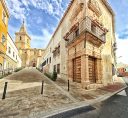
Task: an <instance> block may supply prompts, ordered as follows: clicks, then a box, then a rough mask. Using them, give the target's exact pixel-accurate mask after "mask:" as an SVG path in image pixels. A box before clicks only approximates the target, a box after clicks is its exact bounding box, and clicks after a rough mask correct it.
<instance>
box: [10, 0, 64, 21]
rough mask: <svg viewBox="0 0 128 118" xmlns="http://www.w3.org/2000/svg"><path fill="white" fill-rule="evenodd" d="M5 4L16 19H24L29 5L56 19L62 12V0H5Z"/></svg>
mask: <svg viewBox="0 0 128 118" xmlns="http://www.w3.org/2000/svg"><path fill="white" fill-rule="evenodd" d="M7 4H8V7H9V9H10V13H11V15H12V16H13V17H15V18H16V19H23V18H24V19H26V15H27V14H28V11H29V10H30V9H29V5H30V6H33V7H35V8H36V9H41V10H43V11H44V12H46V13H48V14H50V15H52V16H54V17H55V18H57V19H58V17H59V18H60V17H61V16H62V14H63V12H64V9H63V7H62V0H52V1H51V0H22V1H19V0H7ZM23 6H25V7H23Z"/></svg>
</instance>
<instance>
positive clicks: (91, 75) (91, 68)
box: [88, 57, 96, 83]
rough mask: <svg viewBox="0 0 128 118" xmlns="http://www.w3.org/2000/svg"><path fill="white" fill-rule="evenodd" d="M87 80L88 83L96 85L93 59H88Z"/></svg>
mask: <svg viewBox="0 0 128 118" xmlns="http://www.w3.org/2000/svg"><path fill="white" fill-rule="evenodd" d="M88 64H89V80H90V83H96V77H95V76H96V75H95V58H92V57H89V62H88Z"/></svg>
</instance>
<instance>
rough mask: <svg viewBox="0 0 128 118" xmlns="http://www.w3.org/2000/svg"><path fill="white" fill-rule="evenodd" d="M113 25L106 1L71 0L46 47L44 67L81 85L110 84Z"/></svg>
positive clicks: (114, 47) (112, 15) (114, 61)
mask: <svg viewBox="0 0 128 118" xmlns="http://www.w3.org/2000/svg"><path fill="white" fill-rule="evenodd" d="M114 24H115V17H114V12H113V10H112V8H111V6H110V5H109V3H108V2H107V0H71V2H70V4H69V6H68V8H67V10H66V12H65V14H64V15H63V17H62V19H61V21H60V23H59V25H58V27H57V29H56V31H55V32H54V34H53V36H52V38H51V40H50V42H49V44H48V46H47V48H46V51H45V55H44V56H43V61H46V62H47V63H44V70H45V68H46V70H47V71H48V72H50V73H51V72H53V70H56V71H57V72H58V77H61V78H65V79H66V78H67V79H70V80H72V81H74V82H79V83H81V85H82V87H83V88H92V87H100V86H102V85H106V84H109V83H112V77H113V75H114V69H115V65H116V54H115V49H116V39H115V28H114ZM48 59H50V60H52V61H50V63H49V62H48V61H47V60H48ZM58 65H59V66H58ZM58 70H59V71H58Z"/></svg>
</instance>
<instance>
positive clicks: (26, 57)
mask: <svg viewBox="0 0 128 118" xmlns="http://www.w3.org/2000/svg"><path fill="white" fill-rule="evenodd" d="M15 35H16V37H15V44H16V46H17V48H18V50H19V53H20V56H21V60H22V64H21V66H23V67H30V66H31V67H40V63H41V62H40V61H41V57H42V56H43V53H44V49H36V48H31V37H30V36H29V35H28V33H27V30H26V26H25V23H24V21H23V24H22V25H21V28H20V30H19V32H16V33H15Z"/></svg>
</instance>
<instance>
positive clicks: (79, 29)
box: [64, 17, 108, 46]
mask: <svg viewBox="0 0 128 118" xmlns="http://www.w3.org/2000/svg"><path fill="white" fill-rule="evenodd" d="M107 32H108V30H107V29H106V28H104V27H103V25H102V24H100V23H99V22H98V21H97V20H92V19H91V18H89V17H85V18H84V19H83V20H82V21H81V22H80V23H77V24H75V25H74V26H73V27H72V28H71V29H70V31H69V32H68V33H67V34H66V35H65V36H64V39H65V41H66V46H69V45H70V44H72V43H73V42H74V41H76V40H78V39H79V38H80V36H81V35H82V34H86V36H87V37H86V40H89V41H91V42H92V43H98V44H103V43H105V42H106V33H107Z"/></svg>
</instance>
